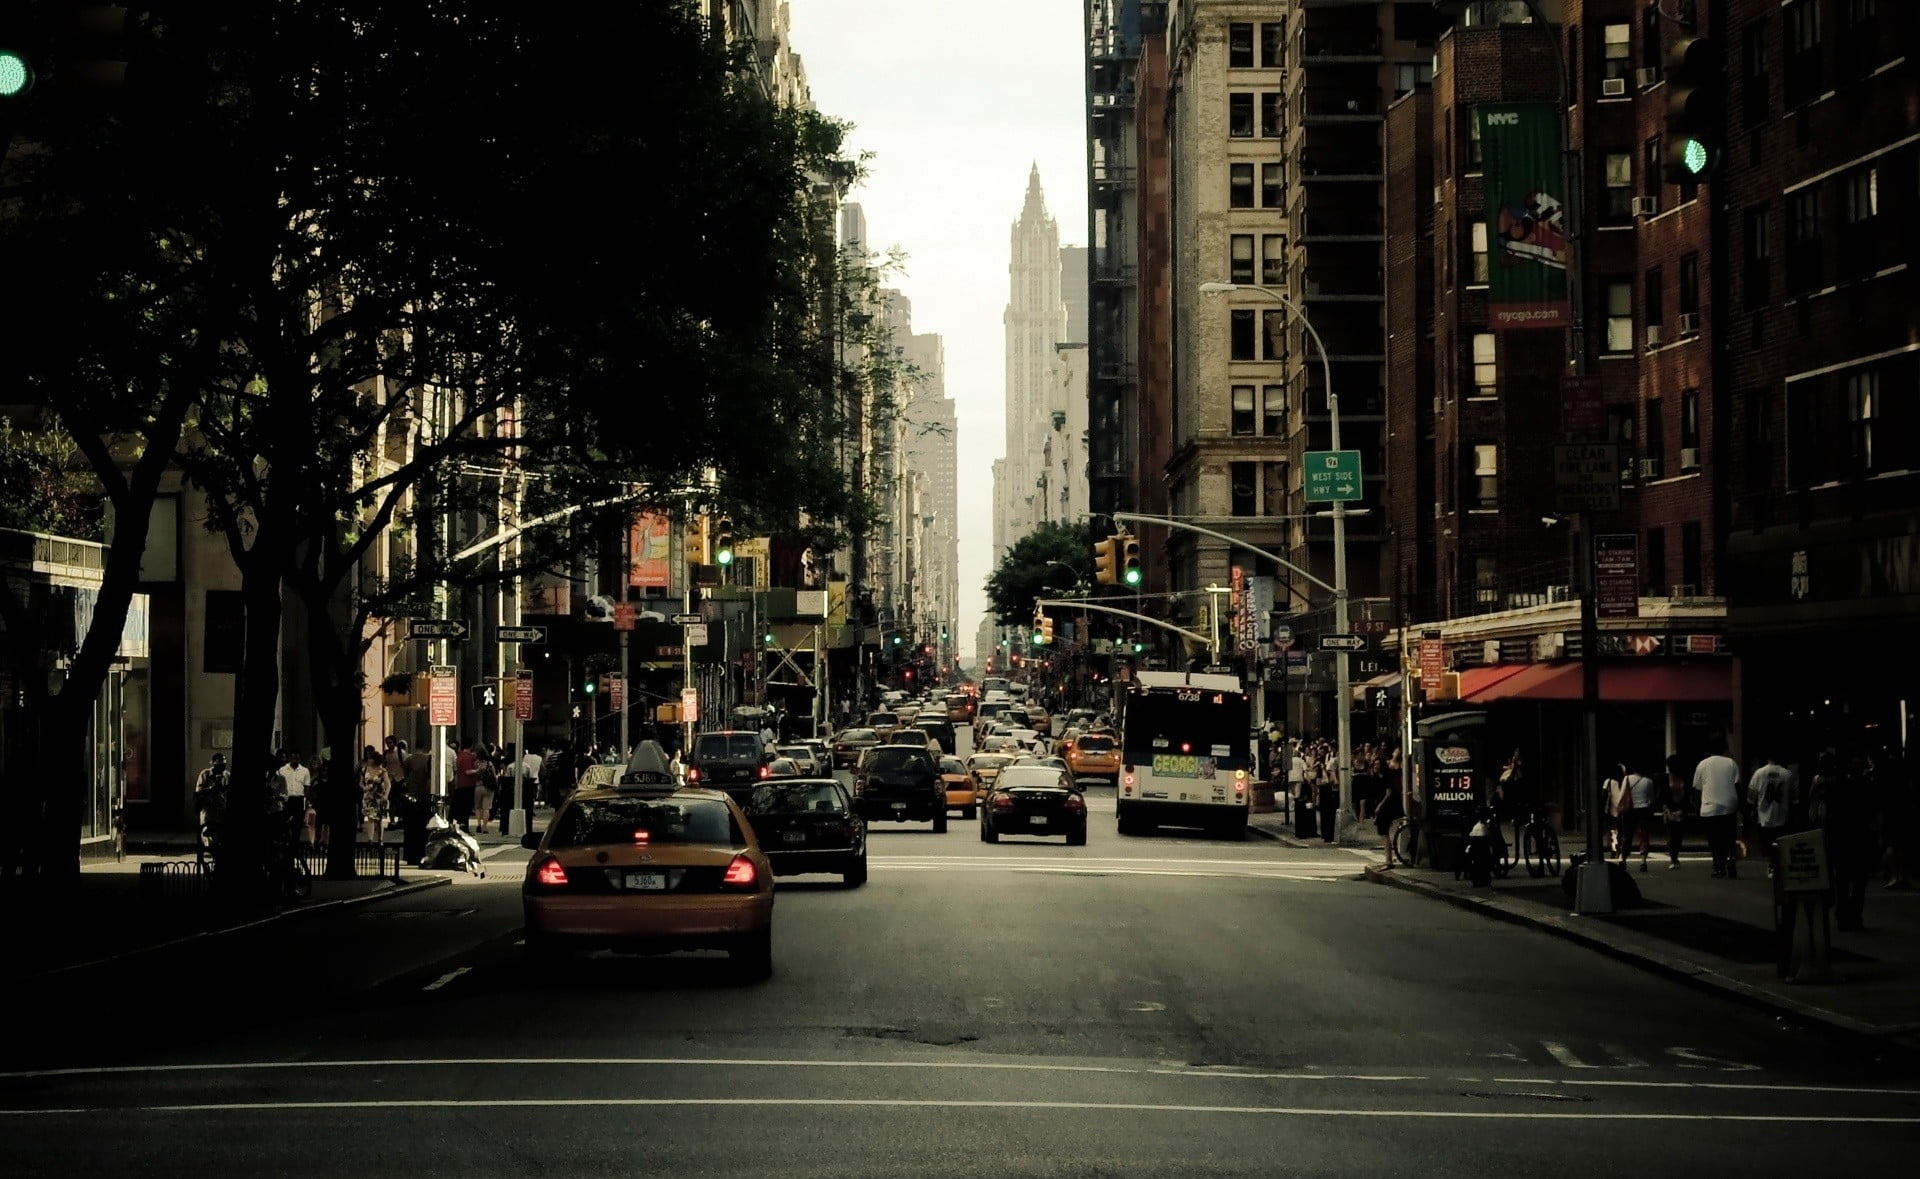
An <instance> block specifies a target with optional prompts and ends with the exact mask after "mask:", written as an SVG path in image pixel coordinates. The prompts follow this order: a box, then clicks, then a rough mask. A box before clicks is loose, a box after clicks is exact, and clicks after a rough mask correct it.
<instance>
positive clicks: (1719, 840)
mask: <svg viewBox="0 0 1920 1179" xmlns="http://www.w3.org/2000/svg"><path fill="white" fill-rule="evenodd" d="M1693 788H1694V790H1695V791H1697V792H1698V793H1699V795H1700V825H1701V826H1703V827H1705V828H1706V830H1707V846H1708V848H1710V849H1711V850H1712V852H1713V874H1714V875H1715V876H1725V877H1727V878H1729V879H1732V878H1734V877H1737V876H1739V875H1740V863H1739V861H1738V860H1736V859H1735V858H1734V853H1733V841H1734V836H1735V834H1736V830H1735V824H1736V823H1737V822H1738V821H1739V815H1740V766H1739V764H1738V763H1736V762H1735V761H1734V760H1733V759H1732V758H1730V757H1728V756H1727V744H1726V742H1725V741H1716V742H1714V749H1713V753H1712V754H1710V755H1709V756H1707V757H1704V758H1702V759H1701V760H1700V764H1699V765H1697V766H1695V767H1694V770H1693Z"/></svg>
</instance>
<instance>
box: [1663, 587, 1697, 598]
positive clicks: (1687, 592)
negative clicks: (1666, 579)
mask: <svg viewBox="0 0 1920 1179" xmlns="http://www.w3.org/2000/svg"><path fill="white" fill-rule="evenodd" d="M1667 596H1668V597H1669V598H1691V597H1694V596H1695V594H1694V592H1693V587H1692V586H1690V585H1676V586H1671V587H1669V588H1668V590H1667Z"/></svg>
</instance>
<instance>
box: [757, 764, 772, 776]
mask: <svg viewBox="0 0 1920 1179" xmlns="http://www.w3.org/2000/svg"><path fill="white" fill-rule="evenodd" d="M760 776H761V777H762V778H771V777H773V767H772V766H761V767H760Z"/></svg>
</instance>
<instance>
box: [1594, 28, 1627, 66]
mask: <svg viewBox="0 0 1920 1179" xmlns="http://www.w3.org/2000/svg"><path fill="white" fill-rule="evenodd" d="M1632 32H1633V28H1632V26H1631V25H1602V26H1601V27H1600V76H1601V77H1603V78H1625V77H1626V76H1627V74H1628V73H1629V72H1630V69H1631V62H1632V60H1633V51H1632V49H1631V48H1630V47H1629V44H1628V42H1629V38H1630V37H1631V35H1632Z"/></svg>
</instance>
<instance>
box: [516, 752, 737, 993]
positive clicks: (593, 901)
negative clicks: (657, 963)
mask: <svg viewBox="0 0 1920 1179" xmlns="http://www.w3.org/2000/svg"><path fill="white" fill-rule="evenodd" d="M647 744H649V745H651V744H652V742H648V743H647ZM635 758H636V761H638V760H639V759H640V752H639V751H636V753H635ZM664 771H665V759H664V758H661V760H660V768H659V772H657V773H656V772H652V771H645V770H643V771H639V772H634V771H632V770H631V768H630V771H629V772H628V773H627V774H625V775H624V776H623V778H622V781H621V783H620V784H619V785H617V786H613V787H607V788H597V789H583V790H576V791H575V792H574V793H573V794H572V795H571V796H569V797H568V798H567V800H566V802H565V803H563V804H562V805H561V807H560V810H559V812H558V813H557V814H555V815H554V817H553V822H552V823H550V824H548V826H547V829H546V831H545V832H544V833H531V834H528V835H527V836H526V837H525V838H524V839H523V840H522V841H521V844H522V846H524V847H527V848H530V849H532V850H533V851H534V853H535V854H534V857H533V859H532V861H531V862H529V863H528V865H527V875H526V880H525V882H524V883H523V884H522V886H521V899H522V903H523V906H524V909H525V913H526V949H527V954H528V956H529V957H532V958H536V959H538V958H545V957H547V956H548V955H550V954H553V953H560V952H566V951H570V950H574V949H582V948H589V947H593V948H602V947H604V948H613V949H618V950H624V951H628V952H635V953H650V954H658V953H668V952H671V951H675V950H698V949H710V950H725V951H726V952H727V955H728V957H729V958H730V959H731V960H732V962H733V965H734V967H735V969H736V970H737V971H738V973H739V974H741V975H742V976H743V977H746V978H750V979H763V978H766V977H767V976H768V975H770V974H772V973H773V865H772V864H771V863H770V862H769V861H768V859H767V857H766V855H765V853H763V852H762V851H761V849H760V845H759V843H758V842H757V841H756V840H755V838H754V834H753V827H752V825H751V824H750V823H748V822H747V820H746V817H745V815H744V814H742V813H741V811H740V808H739V806H738V805H737V804H736V803H735V802H734V801H733V800H732V799H731V798H729V797H728V796H727V795H726V794H724V793H722V792H720V791H717V790H702V789H698V788H694V787H676V786H675V785H674V784H673V782H672V780H671V778H670V777H669V776H667V775H666V774H665V772H664ZM662 779H664V780H662Z"/></svg>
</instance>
